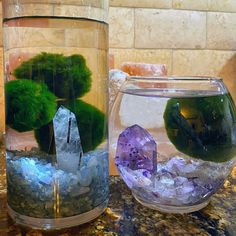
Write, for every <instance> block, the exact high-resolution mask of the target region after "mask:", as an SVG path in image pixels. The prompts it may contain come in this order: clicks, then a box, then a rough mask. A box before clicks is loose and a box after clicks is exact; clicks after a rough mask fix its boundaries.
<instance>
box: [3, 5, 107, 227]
mask: <svg viewBox="0 0 236 236" xmlns="http://www.w3.org/2000/svg"><path fill="white" fill-rule="evenodd" d="M107 13H108V0H91V1H89V0H88V1H87V0H86V1H84V0H77V1H74V0H3V20H4V23H3V28H4V61H5V62H4V63H5V97H6V159H7V190H8V210H9V214H10V216H11V217H12V218H13V219H14V220H15V221H16V222H17V223H19V224H22V225H27V226H31V227H34V228H42V229H58V228H65V227H71V226H75V225H78V224H82V223H85V222H88V221H90V220H92V219H94V218H96V217H97V216H99V215H100V214H101V213H102V212H103V211H104V209H105V207H106V206H107V202H108V177H109V174H108V173H109V172H108V151H107V150H108V148H107V130H106V129H107V123H106V120H107V118H106V95H107V92H106V84H107V83H106V80H107V72H108V68H107V52H108V24H107Z"/></svg>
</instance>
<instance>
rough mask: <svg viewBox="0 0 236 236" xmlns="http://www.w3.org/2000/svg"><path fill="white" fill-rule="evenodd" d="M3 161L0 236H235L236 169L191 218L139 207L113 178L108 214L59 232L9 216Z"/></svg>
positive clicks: (1, 163)
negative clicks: (35, 227) (24, 225)
mask: <svg viewBox="0 0 236 236" xmlns="http://www.w3.org/2000/svg"><path fill="white" fill-rule="evenodd" d="M4 162H5V160H4V157H3V155H0V236H8V235H9V236H24V235H25V236H42V235H48V236H77V235H84V236H90V235H99V236H101V235H110V236H111V235H121V236H144V235H151V236H152V235H153V236H154V235H155V236H157V235H164V236H168V235H181V236H183V235H214V236H217V235H220V236H221V235H226V236H229V235H232V236H233V235H236V167H235V168H234V169H233V171H232V174H231V176H230V177H229V178H228V179H227V180H226V182H225V184H224V187H223V188H222V189H220V191H218V192H217V194H215V195H214V196H213V197H212V199H211V202H210V204H209V205H208V206H207V207H206V208H204V209H202V210H201V211H198V212H195V213H191V214H183V215H181V214H165V213H160V212H158V211H154V210H151V209H148V208H145V207H143V206H142V205H140V204H139V203H138V202H137V201H135V199H134V198H133V197H132V195H131V192H130V190H129V189H128V188H127V187H126V185H125V184H124V183H123V181H122V180H121V179H120V177H118V176H111V178H110V202H109V205H108V208H107V209H106V211H105V212H104V213H103V214H102V215H101V216H100V217H99V218H97V219H96V220H94V221H92V222H90V223H87V224H85V225H82V226H79V227H75V228H71V229H65V230H62V231H56V232H41V231H38V230H32V229H27V228H22V227H19V226H17V225H15V224H14V222H13V221H12V220H11V219H10V218H9V217H8V216H7V210H6V189H5V168H4Z"/></svg>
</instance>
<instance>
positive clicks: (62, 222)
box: [7, 200, 108, 230]
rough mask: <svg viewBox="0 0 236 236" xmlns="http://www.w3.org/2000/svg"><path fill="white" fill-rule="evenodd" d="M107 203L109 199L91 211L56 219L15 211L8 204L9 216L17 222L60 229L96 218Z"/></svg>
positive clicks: (37, 227) (28, 225)
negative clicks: (36, 216) (31, 215)
mask: <svg viewBox="0 0 236 236" xmlns="http://www.w3.org/2000/svg"><path fill="white" fill-rule="evenodd" d="M107 204H108V200H106V201H104V202H103V203H101V204H100V205H99V206H97V207H96V208H94V209H93V210H91V211H88V212H85V213H82V214H79V215H75V216H70V217H62V218H55V219H44V218H34V217H29V216H25V215H21V214H19V213H18V212H16V211H14V210H13V209H12V208H11V207H10V206H9V205H8V206H7V208H8V214H9V216H10V217H11V218H12V219H13V220H14V221H15V222H16V224H19V225H22V226H26V227H30V228H33V229H40V230H59V229H64V228H70V227H74V226H78V225H81V224H84V223H87V222H89V221H92V220H94V219H95V218H97V217H98V216H99V215H101V214H102V213H103V212H104V210H105V209H106V207H107Z"/></svg>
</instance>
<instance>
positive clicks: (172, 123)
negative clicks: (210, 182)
mask: <svg viewBox="0 0 236 236" xmlns="http://www.w3.org/2000/svg"><path fill="white" fill-rule="evenodd" d="M228 96H229V95H227V94H226V95H220V96H209V97H194V98H187V97H186V98H171V99H170V100H169V101H168V103H167V106H166V109H165V113H164V121H165V127H166V131H167V135H168V137H169V139H170V141H171V142H172V143H173V144H174V146H175V147H176V149H177V150H179V151H181V152H183V153H185V154H187V155H189V156H191V157H194V158H197V159H202V160H204V161H213V162H225V161H229V160H230V159H232V158H233V157H234V156H235V155H236V148H235V135H234V133H235V120H234V118H233V117H234V116H235V112H236V111H235V109H234V107H233V106H232V104H231V103H230V102H229V101H231V98H230V99H229V97H228Z"/></svg>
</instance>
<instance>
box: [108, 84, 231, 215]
mask: <svg viewBox="0 0 236 236" xmlns="http://www.w3.org/2000/svg"><path fill="white" fill-rule="evenodd" d="M115 110H118V111H119V114H118V117H119V118H115V117H111V119H112V120H113V122H114V124H113V127H112V129H113V130H115V131H114V132H113V133H112V134H111V139H110V142H111V150H112V153H113V155H114V157H115V163H116V165H117V167H118V170H119V172H120V174H121V176H122V177H123V179H124V181H125V182H126V184H127V185H128V186H129V188H131V190H132V193H133V195H134V196H135V198H136V199H137V200H138V201H140V202H141V203H142V204H144V205H146V206H148V207H151V208H154V209H159V210H162V211H167V212H168V211H170V212H191V211H194V210H197V209H199V208H202V207H203V206H205V205H207V203H208V200H209V197H210V196H211V195H212V194H213V193H215V191H216V190H218V189H219V187H220V186H222V185H223V183H224V181H225V179H226V177H227V176H228V175H229V173H230V171H231V169H232V166H233V164H234V161H235V156H236V108H235V105H234V103H233V101H232V98H231V97H230V95H229V94H228V93H224V94H222V93H221V92H215V91H196V90H195V91H190V90H189V91H187V90H183V91H181V90H171V89H169V90H168V89H167V90H165V91H164V92H163V90H158V89H145V90H142V89H137V90H135V88H132V89H130V90H129V89H127V90H125V91H123V94H121V93H120V97H118V100H117V101H116V104H115V106H114V110H113V111H115ZM117 137H118V139H117Z"/></svg>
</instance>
